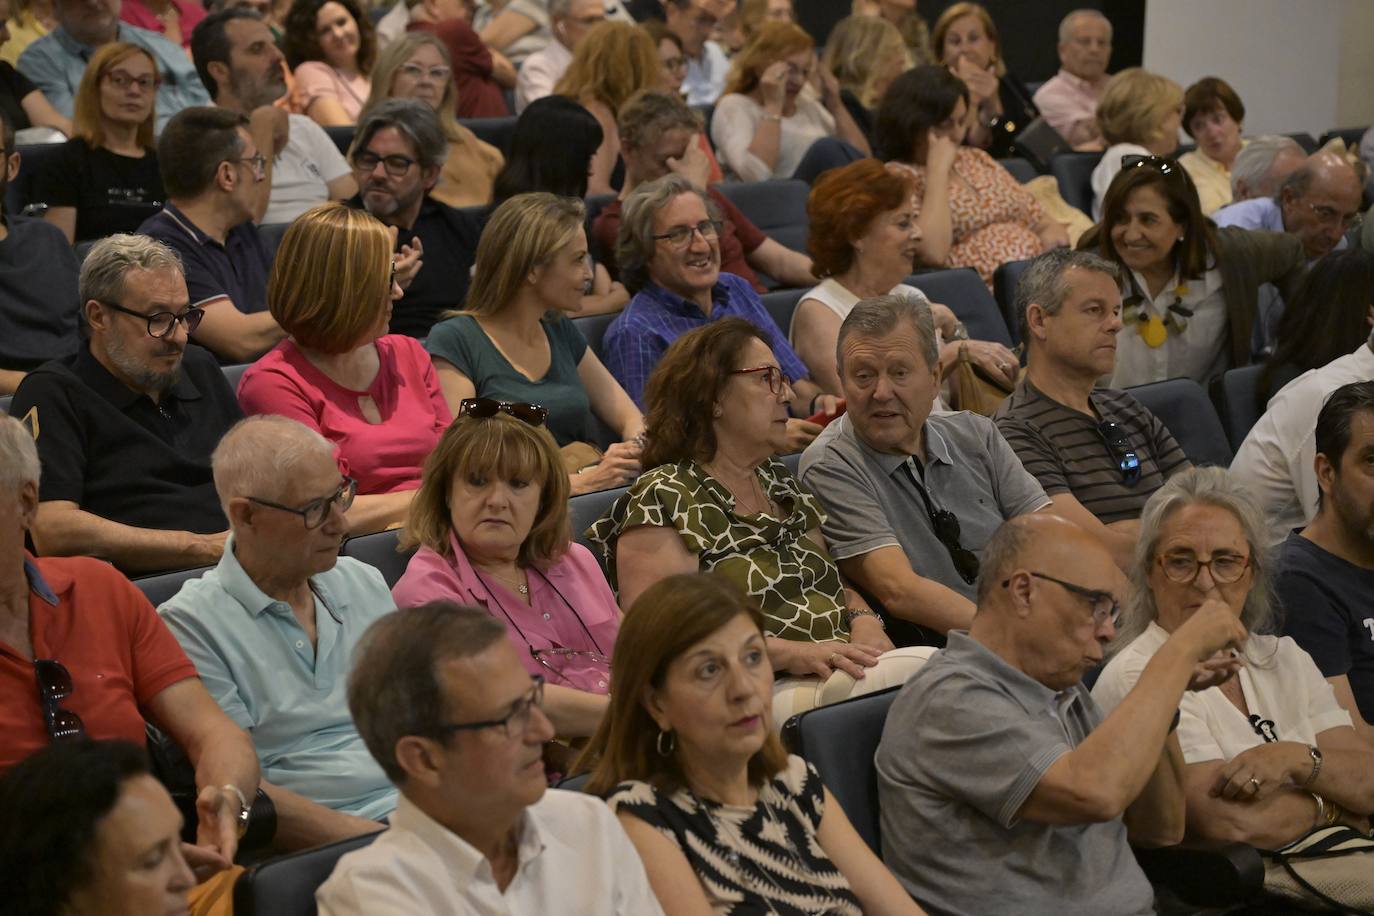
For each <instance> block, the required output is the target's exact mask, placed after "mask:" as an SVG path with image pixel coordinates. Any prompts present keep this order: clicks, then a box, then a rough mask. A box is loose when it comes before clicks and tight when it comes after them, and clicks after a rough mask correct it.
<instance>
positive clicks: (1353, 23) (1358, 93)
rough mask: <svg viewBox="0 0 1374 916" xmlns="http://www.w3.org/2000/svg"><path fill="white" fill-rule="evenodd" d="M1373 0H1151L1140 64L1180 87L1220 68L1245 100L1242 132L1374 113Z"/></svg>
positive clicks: (1351, 123) (1327, 123)
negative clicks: (1142, 63)
mask: <svg viewBox="0 0 1374 916" xmlns="http://www.w3.org/2000/svg"><path fill="white" fill-rule="evenodd" d="M1371 48H1374V2H1371V0H1148V2H1147V4H1146V7H1145V55H1144V56H1145V67H1146V68H1147V69H1150V70H1154V71H1156V72H1158V73H1162V74H1164V75H1166V76H1169V77H1170V78H1172V79H1174V80H1176V81H1177V82H1178V83H1179V84H1180V85H1182V86H1184V87H1185V88H1186V87H1187V86H1188V84H1189V83H1192V82H1193V81H1194V80H1197V79H1198V78H1200V77H1203V76H1219V77H1221V78H1222V79H1225V80H1226V81H1227V82H1228V83H1230V84H1231V85H1232V86H1233V87H1234V88H1235V90H1236V92H1237V93H1239V94H1240V97H1241V99H1242V101H1244V102H1245V109H1246V116H1245V132H1246V134H1250V135H1254V134H1262V133H1292V132H1295V131H1306V132H1307V133H1310V134H1311V135H1312V136H1313V137H1320V136H1321V135H1322V134H1323V133H1324V132H1325V131H1327V130H1330V129H1331V128H1333V127H1355V126H1363V125H1366V124H1369V123H1371V120H1374V55H1371V53H1370V49H1371Z"/></svg>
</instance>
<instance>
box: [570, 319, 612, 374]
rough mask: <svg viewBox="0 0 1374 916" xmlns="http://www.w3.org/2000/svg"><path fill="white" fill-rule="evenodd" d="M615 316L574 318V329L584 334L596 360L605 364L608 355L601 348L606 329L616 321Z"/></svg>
mask: <svg viewBox="0 0 1374 916" xmlns="http://www.w3.org/2000/svg"><path fill="white" fill-rule="evenodd" d="M615 318H616V316H615V315H587V316H585V317H583V318H574V319H573V327H575V328H577V329H578V330H579V331H581V332H582V336H583V337H584V338H586V341H587V346H589V347H591V348H592V352H593V353H595V354H596V358H597V359H599V360H601V361H602V362H603V363H604V362H605V361H606V353H605V351H604V350H602V348H601V342H602V340H604V339H605V337H606V329H607V328H609V327H610V326H611V322H612V321H615Z"/></svg>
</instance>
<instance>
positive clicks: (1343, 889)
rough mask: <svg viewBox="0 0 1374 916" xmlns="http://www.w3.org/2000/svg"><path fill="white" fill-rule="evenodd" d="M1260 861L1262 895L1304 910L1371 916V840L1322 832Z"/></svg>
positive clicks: (1344, 831) (1341, 830)
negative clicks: (1262, 877) (1272, 896)
mask: <svg viewBox="0 0 1374 916" xmlns="http://www.w3.org/2000/svg"><path fill="white" fill-rule="evenodd" d="M1261 855H1262V856H1263V857H1264V890H1265V893H1267V894H1272V895H1274V896H1277V897H1283V898H1284V899H1285V900H1287V901H1289V902H1291V903H1292V904H1293V905H1294V906H1297V907H1301V908H1302V909H1314V910H1322V911H1329V910H1331V909H1335V910H1336V911H1337V912H1341V913H1374V837H1370V836H1369V835H1367V834H1363V833H1360V832H1359V831H1358V830H1356V829H1354V828H1353V827H1344V826H1335V827H1321V828H1318V829H1317V830H1313V831H1312V832H1311V833H1309V834H1308V835H1307V836H1305V837H1302V838H1301V839H1299V840H1295V841H1294V842H1292V843H1289V844H1288V845H1287V846H1285V847H1283V848H1282V849H1279V850H1275V851H1274V852H1263V853H1261Z"/></svg>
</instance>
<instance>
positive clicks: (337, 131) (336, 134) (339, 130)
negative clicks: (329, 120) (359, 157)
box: [324, 124, 353, 156]
mask: <svg viewBox="0 0 1374 916" xmlns="http://www.w3.org/2000/svg"><path fill="white" fill-rule="evenodd" d="M324 132H325V133H327V134H329V139H331V140H333V141H334V145H335V146H337V147H338V148H339V152H341V153H343V154H344V155H345V156H347V155H348V148H349V147H350V146H352V145H353V125H352V124H344V125H342V126H340V127H326V128H325V129H324Z"/></svg>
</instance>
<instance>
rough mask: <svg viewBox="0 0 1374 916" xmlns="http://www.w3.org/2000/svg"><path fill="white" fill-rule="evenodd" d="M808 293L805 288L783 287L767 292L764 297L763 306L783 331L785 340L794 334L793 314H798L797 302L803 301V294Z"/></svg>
mask: <svg viewBox="0 0 1374 916" xmlns="http://www.w3.org/2000/svg"><path fill="white" fill-rule="evenodd" d="M806 293H807V291H806V290H804V289H782V290H778V291H777V292H773V293H765V294H764V295H763V297H762V298H763V307H764V308H766V309H768V314H769V316H770V317H771V318H772V319H773V323H774V324H776V325H777V326H778V330H779V331H782V339H783V340H788V339H790V338H791V336H792V316H793V315H794V314H796V311H797V303H799V302H801V299H802V296H804V295H806Z"/></svg>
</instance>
